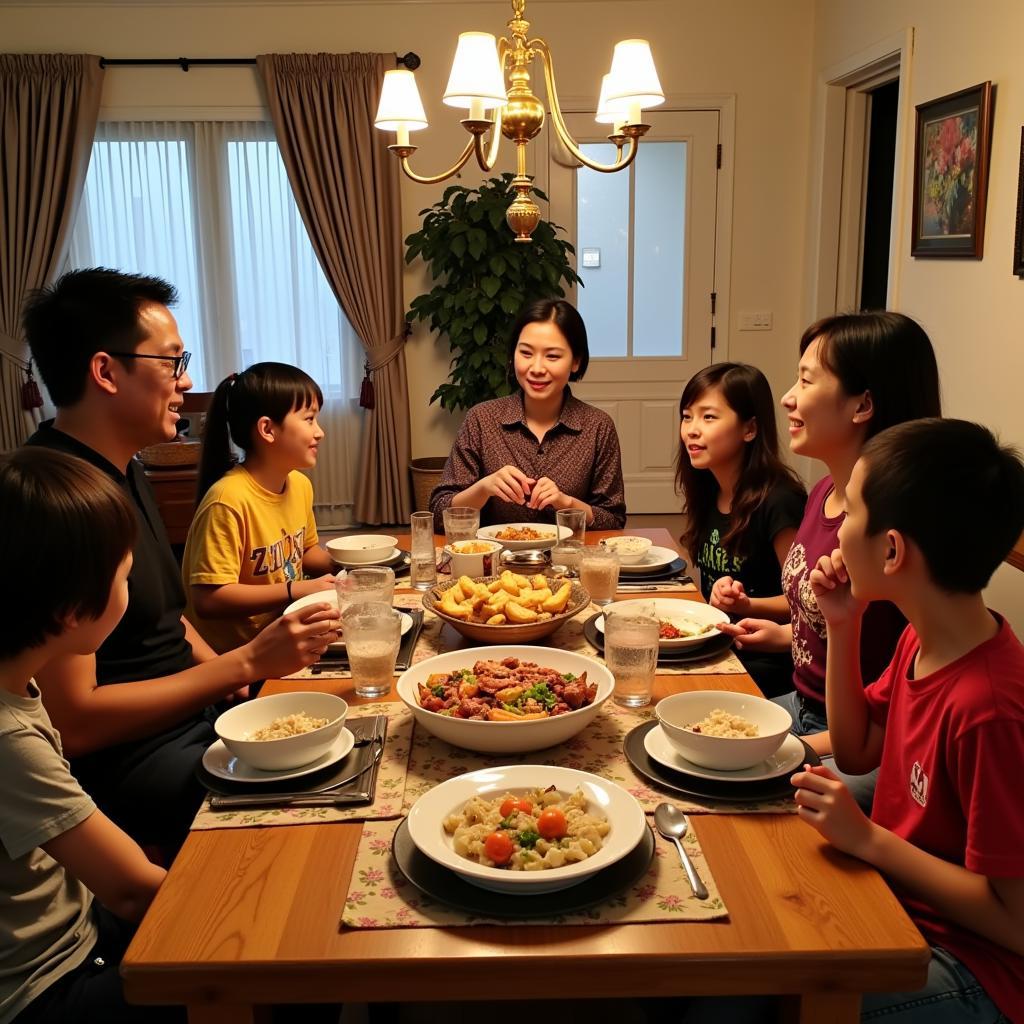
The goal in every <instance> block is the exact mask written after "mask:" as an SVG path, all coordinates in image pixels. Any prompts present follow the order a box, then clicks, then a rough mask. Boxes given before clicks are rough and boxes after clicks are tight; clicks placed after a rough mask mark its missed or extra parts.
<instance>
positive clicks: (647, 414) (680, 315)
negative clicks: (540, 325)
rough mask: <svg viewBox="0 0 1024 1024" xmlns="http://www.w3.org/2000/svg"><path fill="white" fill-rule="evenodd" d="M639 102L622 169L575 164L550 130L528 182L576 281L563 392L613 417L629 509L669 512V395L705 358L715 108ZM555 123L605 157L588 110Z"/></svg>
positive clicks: (709, 334)
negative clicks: (581, 374) (584, 353)
mask: <svg viewBox="0 0 1024 1024" xmlns="http://www.w3.org/2000/svg"><path fill="white" fill-rule="evenodd" d="M650 113H651V117H650V119H651V121H653V122H654V127H653V128H652V129H651V131H650V132H649V133H648V134H647V136H646V137H645V138H644V140H643V142H642V143H641V145H640V152H639V153H638V154H637V158H636V160H635V161H634V163H633V165H632V166H631V167H630V168H629V169H628V170H626V171H618V172H616V173H614V174H604V173H601V172H598V171H592V170H590V169H589V168H586V167H577V166H576V165H575V162H574V161H573V160H572V158H571V156H569V154H568V153H567V152H566V151H565V150H564V148H563V147H561V145H560V144H559V143H557V139H556V140H555V142H552V143H549V146H550V147H551V148H550V149H549V155H548V161H547V167H546V168H544V169H543V170H545V171H546V172H547V175H546V176H547V181H546V182H543V181H538V184H539V185H540V186H541V188H542V189H543V190H544V191H546V192H547V194H548V197H549V200H550V217H551V219H552V220H553V221H554V222H555V223H556V224H560V225H562V226H563V227H564V228H565V229H566V231H567V233H568V236H569V240H570V241H571V242H572V243H573V245H574V246H575V247H576V270H577V273H579V275H580V277H581V278H582V280H583V284H584V287H582V288H579V289H576V293H575V294H574V295H572V296H571V298H572V300H573V301H574V302H575V304H576V306H577V308H578V309H579V311H580V313H581V314H582V316H583V319H584V321H585V322H586V325H587V335H588V339H589V343H590V368H589V369H588V370H587V375H586V379H585V380H584V381H582V382H581V383H580V384H577V385H574V386H573V392H574V393H575V394H577V395H578V396H579V397H580V398H581V399H583V400H584V401H586V402H590V403H592V404H593V405H596V406H597V407H598V408H601V409H604V410H605V411H606V412H607V413H608V414H609V415H610V416H611V417H612V419H613V420H614V421H615V424H616V427H617V429H618V432H619V441H620V443H621V445H622V470H623V475H624V477H625V484H626V505H627V508H628V509H629V511H630V512H676V511H678V510H679V507H680V506H679V498H678V496H677V495H676V493H675V487H674V475H675V472H674V460H675V455H676V451H677V448H678V443H679V396H680V394H681V392H682V389H683V385H684V384H685V383H686V381H687V380H688V379H689V378H690V377H691V376H692V375H693V374H694V373H695V372H696V371H697V370H699V369H701V368H702V367H704V366H707V365H708V364H709V363H711V362H713V361H714V358H715V356H714V354H713V345H714V303H715V299H714V291H715V282H714V276H715V218H716V208H717V196H718V189H717V175H718V165H719V149H718V145H719V112H718V111H717V110H696V111H660V110H653V111H651V112H650ZM566 123H567V125H568V128H569V130H570V132H572V134H573V135H574V136H575V138H576V139H577V140H578V141H579V142H580V143H581V148H582V149H583V151H584V152H585V153H586V154H587V156H588V157H593V158H594V159H596V160H600V161H601V162H604V163H610V162H612V161H614V154H615V149H614V147H613V146H612V145H611V144H610V143H609V142H607V139H606V136H607V134H608V127H609V126H607V125H599V124H597V123H596V122H595V121H594V118H593V114H592V113H590V114H584V113H576V114H566ZM544 135H545V136H547V137H548V139H549V140H550V139H554V138H555V135H554V132H553V131H547V132H545V133H544ZM543 176H544V175H543V174H542V175H540V176H539V177H543Z"/></svg>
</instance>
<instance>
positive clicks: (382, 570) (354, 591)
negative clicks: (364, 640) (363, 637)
mask: <svg viewBox="0 0 1024 1024" xmlns="http://www.w3.org/2000/svg"><path fill="white" fill-rule="evenodd" d="M334 589H335V590H336V591H337V592H338V609H339V611H340V612H341V614H342V620H343V622H344V624H345V632H346V634H347V633H348V623H347V614H348V609H349V608H350V607H351V606H352V605H355V604H366V603H367V602H373V603H376V604H386V605H387V606H388V607H389V608H390V607H391V605H392V603H393V602H394V600H395V570H394V569H389V568H388V567H387V566H386V565H368V566H365V567H363V568H360V569H349V571H348V572H347V573H344V574H342V573H338V575H337V577H335V582H334Z"/></svg>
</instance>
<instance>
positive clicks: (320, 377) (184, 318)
mask: <svg viewBox="0 0 1024 1024" xmlns="http://www.w3.org/2000/svg"><path fill="white" fill-rule="evenodd" d="M95 266H107V267H115V268H117V269H118V270H124V271H126V272H135V273H142V274H155V275H157V276H159V277H163V278H165V279H166V280H168V281H170V282H171V283H172V284H173V285H174V286H175V287H176V288H177V289H178V292H179V302H178V305H177V306H176V307H175V309H174V315H175V317H176V318H177V320H178V328H179V331H180V333H181V336H182V339H183V340H184V342H185V347H186V348H187V349H189V350H191V351H192V352H193V358H192V362H191V363H190V364H189V375H190V376H191V377H192V380H193V384H194V387H195V389H196V390H197V391H210V390H213V388H214V387H216V385H217V383H218V381H220V380H222V379H223V378H224V377H226V376H227V375H228V374H229V373H231V372H234V371H238V370H241V369H244V367H246V366H248V365H250V364H251V363H254V362H261V361H264V360H273V361H276V362H283V363H291V364H293V365H295V366H299V367H301V368H302V369H304V370H305V371H306V372H307V373H308V374H309V375H310V376H311V377H313V378H314V379H315V380H316V381H317V383H318V384H319V385H320V387H321V388H322V389H323V392H324V412H323V414H322V416H321V421H322V422H323V424H324V429H325V431H326V432H327V439H326V444H325V447H324V448H322V449H321V459H320V465H319V466H318V467H317V470H316V471H315V472H314V474H313V478H314V491H315V494H316V501H317V509H318V516H317V518H318V521H320V522H321V525H343V524H344V517H340V518H339V517H338V516H335V515H324V514H323V513H322V511H321V510H324V509H328V508H343V507H345V506H348V505H350V504H351V501H352V489H353V484H354V472H353V470H354V455H352V454H351V453H354V452H356V451H358V448H359V444H358V439H359V429H360V426H361V417H360V415H359V411H358V406H357V402H356V396H357V394H358V388H359V381H360V377H361V362H362V357H363V349H362V345H361V343H360V341H359V339H358V337H357V336H356V334H355V332H354V331H353V330H352V327H351V325H350V324H349V323H348V320H347V318H346V317H345V315H344V313H343V312H342V310H341V308H340V306H339V305H338V302H337V301H336V299H335V297H334V293H333V292H332V290H331V288H330V285H329V284H328V283H327V280H326V278H325V277H324V274H323V271H322V270H321V268H320V264H319V262H318V261H317V258H316V255H315V253H314V251H313V247H312V245H311V243H310V241H309V236H308V235H307V233H306V228H305V225H304V224H303V222H302V218H301V216H300V214H299V211H298V207H297V206H296V205H295V200H294V198H293V196H292V192H291V186H290V185H289V182H288V175H287V173H286V171H285V167H284V162H283V161H282V159H281V154H280V151H279V150H278V147H277V143H276V141H275V140H274V134H273V128H272V126H271V125H269V124H263V123H259V122H144V123H143V122H116V123H114V122H112V123H107V124H101V125H100V126H99V130H98V131H97V135H96V140H95V142H94V144H93V151H92V159H91V162H90V165H89V173H88V176H87V178H86V183H85V192H84V194H83V197H82V204H81V207H80V210H79V215H78V219H77V221H76V223H75V227H74V231H73V233H72V239H71V247H70V253H69V259H68V268H69V269H71V268H76V267H95ZM332 442H333V443H332Z"/></svg>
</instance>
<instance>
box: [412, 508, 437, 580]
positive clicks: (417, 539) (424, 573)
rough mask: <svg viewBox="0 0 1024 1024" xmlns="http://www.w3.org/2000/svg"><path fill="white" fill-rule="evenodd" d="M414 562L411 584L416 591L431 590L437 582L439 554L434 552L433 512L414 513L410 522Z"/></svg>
mask: <svg viewBox="0 0 1024 1024" xmlns="http://www.w3.org/2000/svg"><path fill="white" fill-rule="evenodd" d="M409 525H410V533H411V535H412V542H411V543H410V545H409V549H410V555H411V558H412V562H411V564H410V566H409V583H410V584H411V585H412V587H413V589H414V590H429V589H430V588H431V587H432V586H433V585H434V584H435V583H436V582H437V554H436V552H435V551H434V516H433V513H431V512H413V514H412V519H411V520H410V524H409Z"/></svg>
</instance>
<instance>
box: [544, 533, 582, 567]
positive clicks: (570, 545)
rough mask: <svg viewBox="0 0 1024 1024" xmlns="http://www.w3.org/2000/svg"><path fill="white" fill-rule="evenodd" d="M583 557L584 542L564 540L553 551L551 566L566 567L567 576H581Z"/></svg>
mask: <svg viewBox="0 0 1024 1024" xmlns="http://www.w3.org/2000/svg"><path fill="white" fill-rule="evenodd" d="M582 556H583V542H582V541H578V540H563V541H559V542H558V544H557V545H556V546H555V547H554V548H552V550H551V564H552V565H564V566H565V568H566V575H567V576H579V569H580V558H581V557H582Z"/></svg>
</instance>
